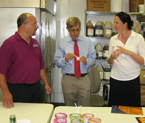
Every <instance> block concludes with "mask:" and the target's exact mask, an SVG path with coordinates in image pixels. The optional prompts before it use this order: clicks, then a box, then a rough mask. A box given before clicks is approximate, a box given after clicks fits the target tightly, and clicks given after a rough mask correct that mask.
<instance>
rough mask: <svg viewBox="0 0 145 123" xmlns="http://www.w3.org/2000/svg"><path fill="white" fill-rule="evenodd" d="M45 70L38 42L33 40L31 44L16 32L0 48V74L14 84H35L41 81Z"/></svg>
mask: <svg viewBox="0 0 145 123" xmlns="http://www.w3.org/2000/svg"><path fill="white" fill-rule="evenodd" d="M43 68H44V62H43V59H42V54H41V49H40V46H39V44H38V42H37V41H36V40H35V39H33V38H31V40H30V44H28V43H27V42H26V41H25V40H23V39H22V38H21V36H20V35H19V34H18V33H17V32H16V33H15V34H14V35H13V36H11V37H10V38H8V39H6V40H5V41H4V43H3V44H2V46H1V48H0V73H1V74H5V76H6V81H7V82H9V83H12V84H16V83H19V84H24V83H26V84H33V83H35V82H37V81H39V80H40V70H41V69H43Z"/></svg>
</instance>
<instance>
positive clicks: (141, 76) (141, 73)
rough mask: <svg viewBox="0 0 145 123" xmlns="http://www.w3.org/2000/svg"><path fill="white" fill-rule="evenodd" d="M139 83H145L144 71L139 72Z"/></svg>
mask: <svg viewBox="0 0 145 123" xmlns="http://www.w3.org/2000/svg"><path fill="white" fill-rule="evenodd" d="M140 82H145V69H141V71H140Z"/></svg>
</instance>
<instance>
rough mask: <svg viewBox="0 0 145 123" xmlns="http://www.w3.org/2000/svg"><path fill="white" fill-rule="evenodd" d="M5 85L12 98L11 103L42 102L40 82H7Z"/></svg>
mask: <svg viewBox="0 0 145 123" xmlns="http://www.w3.org/2000/svg"><path fill="white" fill-rule="evenodd" d="M7 84H8V88H9V90H10V92H11V94H12V96H13V102H27V103H41V102H42V93H41V85H40V81H38V82H36V83H34V84H11V83H9V82H7Z"/></svg>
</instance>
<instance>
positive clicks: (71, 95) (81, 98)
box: [62, 75, 91, 106]
mask: <svg viewBox="0 0 145 123" xmlns="http://www.w3.org/2000/svg"><path fill="white" fill-rule="evenodd" d="M90 86H91V82H90V79H89V77H88V75H86V76H84V77H80V78H79V79H78V78H76V77H74V76H68V75H63V77H62V90H63V95H64V101H65V105H66V106H74V103H76V104H77V105H82V106H90Z"/></svg>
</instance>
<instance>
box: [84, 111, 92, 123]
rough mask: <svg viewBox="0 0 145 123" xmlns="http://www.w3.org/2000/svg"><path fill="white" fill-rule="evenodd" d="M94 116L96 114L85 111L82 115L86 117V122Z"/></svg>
mask: <svg viewBox="0 0 145 123" xmlns="http://www.w3.org/2000/svg"><path fill="white" fill-rule="evenodd" d="M93 117H94V115H93V114H90V113H85V114H83V115H82V118H83V119H84V123H89V119H90V118H93Z"/></svg>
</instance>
